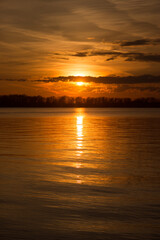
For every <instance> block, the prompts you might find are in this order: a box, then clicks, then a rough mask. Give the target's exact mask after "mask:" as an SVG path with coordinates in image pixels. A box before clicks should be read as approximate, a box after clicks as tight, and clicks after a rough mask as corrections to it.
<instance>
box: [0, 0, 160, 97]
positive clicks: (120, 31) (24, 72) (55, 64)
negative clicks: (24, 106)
mask: <svg viewBox="0 0 160 240" xmlns="http://www.w3.org/2000/svg"><path fill="white" fill-rule="evenodd" d="M159 13H160V1H159V0H152V1H150V0H128V1H126V0H98V1H97V0H27V1H26V0H1V1H0V53H1V54H0V83H1V88H0V94H1V95H2V94H28V95H43V96H51V95H55V96H62V95H69V96H83V97H88V96H93V97H99V96H107V97H108V96H109V97H132V98H133V97H152V96H154V97H157V98H160V77H159V78H157V76H160V14H159ZM144 75H147V76H146V78H145V77H144ZM59 76H63V78H59V79H58V77H59ZM68 76H75V78H74V79H73V78H69V77H68ZM78 76H80V77H78ZM85 76H92V78H91V79H90V80H89V81H88V82H87V78H85ZM99 76H102V77H111V78H112V81H111V80H110V79H109V78H103V80H102V79H100V78H99ZM129 76H130V77H131V78H129ZM140 76H142V79H143V81H141V80H140V78H139V77H140ZM155 77H156V81H155ZM122 79H123V80H122ZM130 79H132V81H131V80H130ZM76 82H84V84H80V85H79V84H76Z"/></svg>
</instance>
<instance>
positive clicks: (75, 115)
mask: <svg viewBox="0 0 160 240" xmlns="http://www.w3.org/2000/svg"><path fill="white" fill-rule="evenodd" d="M0 177H1V182H0V192H1V195H0V228H1V230H0V239H1V240H4V239H5V240H8V239H10V240H11V239H12V240H41V239H44V240H45V239H46V240H51V239H52V240H58V239H67V240H70V239H71V240H72V239H73V240H80V239H85V240H90V239H93V240H98V239H103V240H107V239H114V240H122V239H124V240H126V239H132V240H133V239H139V240H141V239H145V240H151V239H160V229H159V228H160V109H63V108H61V109H16V108H15V109H0Z"/></svg>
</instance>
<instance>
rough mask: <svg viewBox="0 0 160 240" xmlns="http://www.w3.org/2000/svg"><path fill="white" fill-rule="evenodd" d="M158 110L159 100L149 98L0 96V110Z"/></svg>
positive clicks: (159, 106)
mask: <svg viewBox="0 0 160 240" xmlns="http://www.w3.org/2000/svg"><path fill="white" fill-rule="evenodd" d="M4 107H9V108H14V107H18V108H21V107H23V108H38V107H39V108H60V107H63V108H160V99H156V98H153V97H149V98H137V99H131V98H108V97H98V98H92V97H87V98H82V97H75V98H74V97H68V96H63V97H59V98H57V97H55V96H52V97H42V96H27V95H1V96H0V108H4Z"/></svg>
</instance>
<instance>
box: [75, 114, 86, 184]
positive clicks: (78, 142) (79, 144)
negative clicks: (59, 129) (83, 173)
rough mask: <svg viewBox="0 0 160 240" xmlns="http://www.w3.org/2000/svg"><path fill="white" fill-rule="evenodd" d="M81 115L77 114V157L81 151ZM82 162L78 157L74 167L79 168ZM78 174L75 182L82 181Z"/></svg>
mask: <svg viewBox="0 0 160 240" xmlns="http://www.w3.org/2000/svg"><path fill="white" fill-rule="evenodd" d="M83 118H84V117H83V116H82V115H79V116H77V146H76V147H77V157H78V158H80V157H81V155H82V153H83V151H82V148H83ZM81 166H82V163H81V160H80V159H79V161H78V162H77V163H76V168H81ZM79 178H80V176H79V175H77V183H82V180H81V179H79Z"/></svg>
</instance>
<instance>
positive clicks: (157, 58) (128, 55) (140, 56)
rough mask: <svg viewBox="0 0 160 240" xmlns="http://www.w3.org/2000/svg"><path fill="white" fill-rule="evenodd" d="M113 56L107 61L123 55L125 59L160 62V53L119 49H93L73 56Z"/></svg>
mask: <svg viewBox="0 0 160 240" xmlns="http://www.w3.org/2000/svg"><path fill="white" fill-rule="evenodd" d="M107 55H109V56H111V57H109V58H107V59H106V61H111V60H115V59H116V58H117V57H122V58H124V59H125V61H141V62H160V55H159V54H145V53H137V52H125V53H124V52H118V51H91V52H77V53H76V54H74V55H72V56H76V57H87V56H107Z"/></svg>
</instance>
